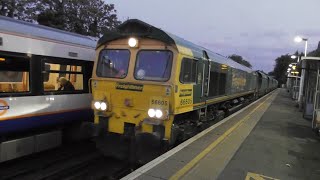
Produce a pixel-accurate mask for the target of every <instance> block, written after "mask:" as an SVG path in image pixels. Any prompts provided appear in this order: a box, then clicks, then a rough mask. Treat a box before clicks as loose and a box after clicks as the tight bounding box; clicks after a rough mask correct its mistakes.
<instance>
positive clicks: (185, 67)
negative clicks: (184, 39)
mask: <svg viewBox="0 0 320 180" xmlns="http://www.w3.org/2000/svg"><path fill="white" fill-rule="evenodd" d="M196 77H197V61H195V60H193V59H188V58H184V59H183V60H182V63H181V72H180V82H182V83H196Z"/></svg>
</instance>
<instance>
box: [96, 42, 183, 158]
mask: <svg viewBox="0 0 320 180" xmlns="http://www.w3.org/2000/svg"><path fill="white" fill-rule="evenodd" d="M176 56H177V51H176V50H175V49H174V48H173V47H171V46H167V45H166V44H165V43H164V42H161V41H159V40H154V39H150V38H143V37H132V36H126V37H123V38H117V39H115V40H111V41H108V42H106V43H104V44H102V45H100V47H99V48H98V49H97V54H96V57H97V59H96V61H95V66H94V72H93V78H92V80H91V88H92V94H93V99H94V101H93V102H92V107H93V108H94V109H95V123H96V124H98V126H99V127H100V132H101V133H102V135H101V134H100V136H99V138H100V139H98V140H97V142H99V143H98V144H100V146H102V147H103V148H100V149H104V152H106V154H108V155H111V156H116V157H120V158H122V157H125V156H127V155H128V154H130V152H129V151H130V150H132V148H133V146H132V145H130V144H131V143H132V141H134V142H135V144H139V143H140V144H139V145H138V146H136V145H135V146H134V148H135V149H134V153H139V147H144V150H145V149H147V147H145V146H144V145H143V144H141V143H147V144H148V145H147V146H148V147H150V144H149V143H148V142H150V141H152V143H151V144H152V145H151V146H154V148H158V147H160V146H161V142H162V140H164V141H165V140H166V139H168V138H170V133H171V125H172V121H173V115H172V109H171V107H173V106H172V103H173V96H174V93H173V91H174V88H173V82H174V80H175V79H174V78H175V77H176V75H175V72H176V71H175V70H174V69H176V68H177V67H176V64H175V61H174V59H175V58H176ZM126 142H128V143H127V144H126ZM157 143H160V144H157ZM122 146H125V147H122ZM120 147H122V148H120ZM119 148H120V150H119ZM150 148H152V147H150ZM121 150H123V152H120V151H121ZM142 153H143V152H142Z"/></svg>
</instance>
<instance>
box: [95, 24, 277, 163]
mask: <svg viewBox="0 0 320 180" xmlns="http://www.w3.org/2000/svg"><path fill="white" fill-rule="evenodd" d="M90 84H91V88H92V95H93V102H92V107H93V109H94V110H95V123H96V124H97V126H98V127H99V129H100V135H99V136H98V138H97V140H96V142H97V146H98V147H99V148H100V149H102V150H103V151H104V152H105V153H106V154H109V155H112V156H116V157H120V158H121V157H125V155H127V154H130V155H131V156H132V157H135V158H136V159H137V160H138V161H141V162H143V161H144V160H146V159H148V157H149V155H150V157H151V156H154V155H155V154H152V153H153V152H155V151H156V150H159V149H161V147H170V146H173V145H174V144H175V143H177V142H179V141H183V140H185V139H187V138H189V137H191V136H193V135H194V134H195V133H196V132H198V131H199V130H201V129H202V127H205V125H206V124H210V123H212V122H214V121H217V120H219V119H221V118H223V117H225V116H227V115H228V114H230V113H232V111H234V110H236V109H239V107H241V105H243V104H246V103H248V102H249V101H251V100H253V99H256V98H257V97H259V96H263V95H265V94H266V93H268V92H270V91H271V90H273V89H275V88H276V87H277V81H276V80H274V79H273V78H272V77H270V76H268V75H266V74H265V73H263V72H261V71H253V70H252V69H250V68H247V67H245V66H243V65H241V64H238V63H236V62H234V61H233V60H231V59H228V58H226V57H224V56H222V55H219V54H217V53H215V52H212V51H210V50H208V49H205V48H203V47H200V46H198V45H195V44H193V43H192V42H189V41H186V40H184V39H182V38H180V37H178V36H176V35H173V34H171V33H168V32H166V31H163V30H161V29H159V28H156V27H154V26H152V25H149V24H147V23H145V22H142V21H140V20H136V19H132V20H128V21H126V22H124V23H123V24H121V25H120V26H119V27H118V28H117V29H116V31H113V32H108V33H106V34H105V35H104V36H103V37H102V38H100V40H99V41H98V45H97V48H96V60H95V64H94V70H93V78H92V79H91V83H90ZM128 147H129V148H128ZM157 153H159V152H157Z"/></svg>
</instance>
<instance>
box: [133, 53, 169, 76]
mask: <svg viewBox="0 0 320 180" xmlns="http://www.w3.org/2000/svg"><path fill="white" fill-rule="evenodd" d="M171 66H172V52H171V51H153V50H142V51H139V53H138V55H137V60H136V66H135V71H134V77H135V78H136V79H137V80H147V81H167V80H169V78H170V74H171Z"/></svg>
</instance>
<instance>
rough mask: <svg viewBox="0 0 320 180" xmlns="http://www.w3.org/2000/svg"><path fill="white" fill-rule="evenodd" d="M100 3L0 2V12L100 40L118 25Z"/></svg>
mask: <svg viewBox="0 0 320 180" xmlns="http://www.w3.org/2000/svg"><path fill="white" fill-rule="evenodd" d="M116 12H117V11H116V10H115V8H114V5H113V4H106V3H105V1H103V0H1V1H0V13H1V15H3V16H8V17H12V18H16V19H21V20H25V21H29V22H34V23H39V24H41V25H45V26H49V27H53V28H58V29H62V30H66V31H71V32H75V33H78V34H83V35H88V36H94V37H100V36H101V35H102V34H103V33H104V32H106V31H108V30H112V29H114V28H115V27H116V26H117V25H119V24H120V23H121V22H120V21H119V20H118V18H117V14H116Z"/></svg>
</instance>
